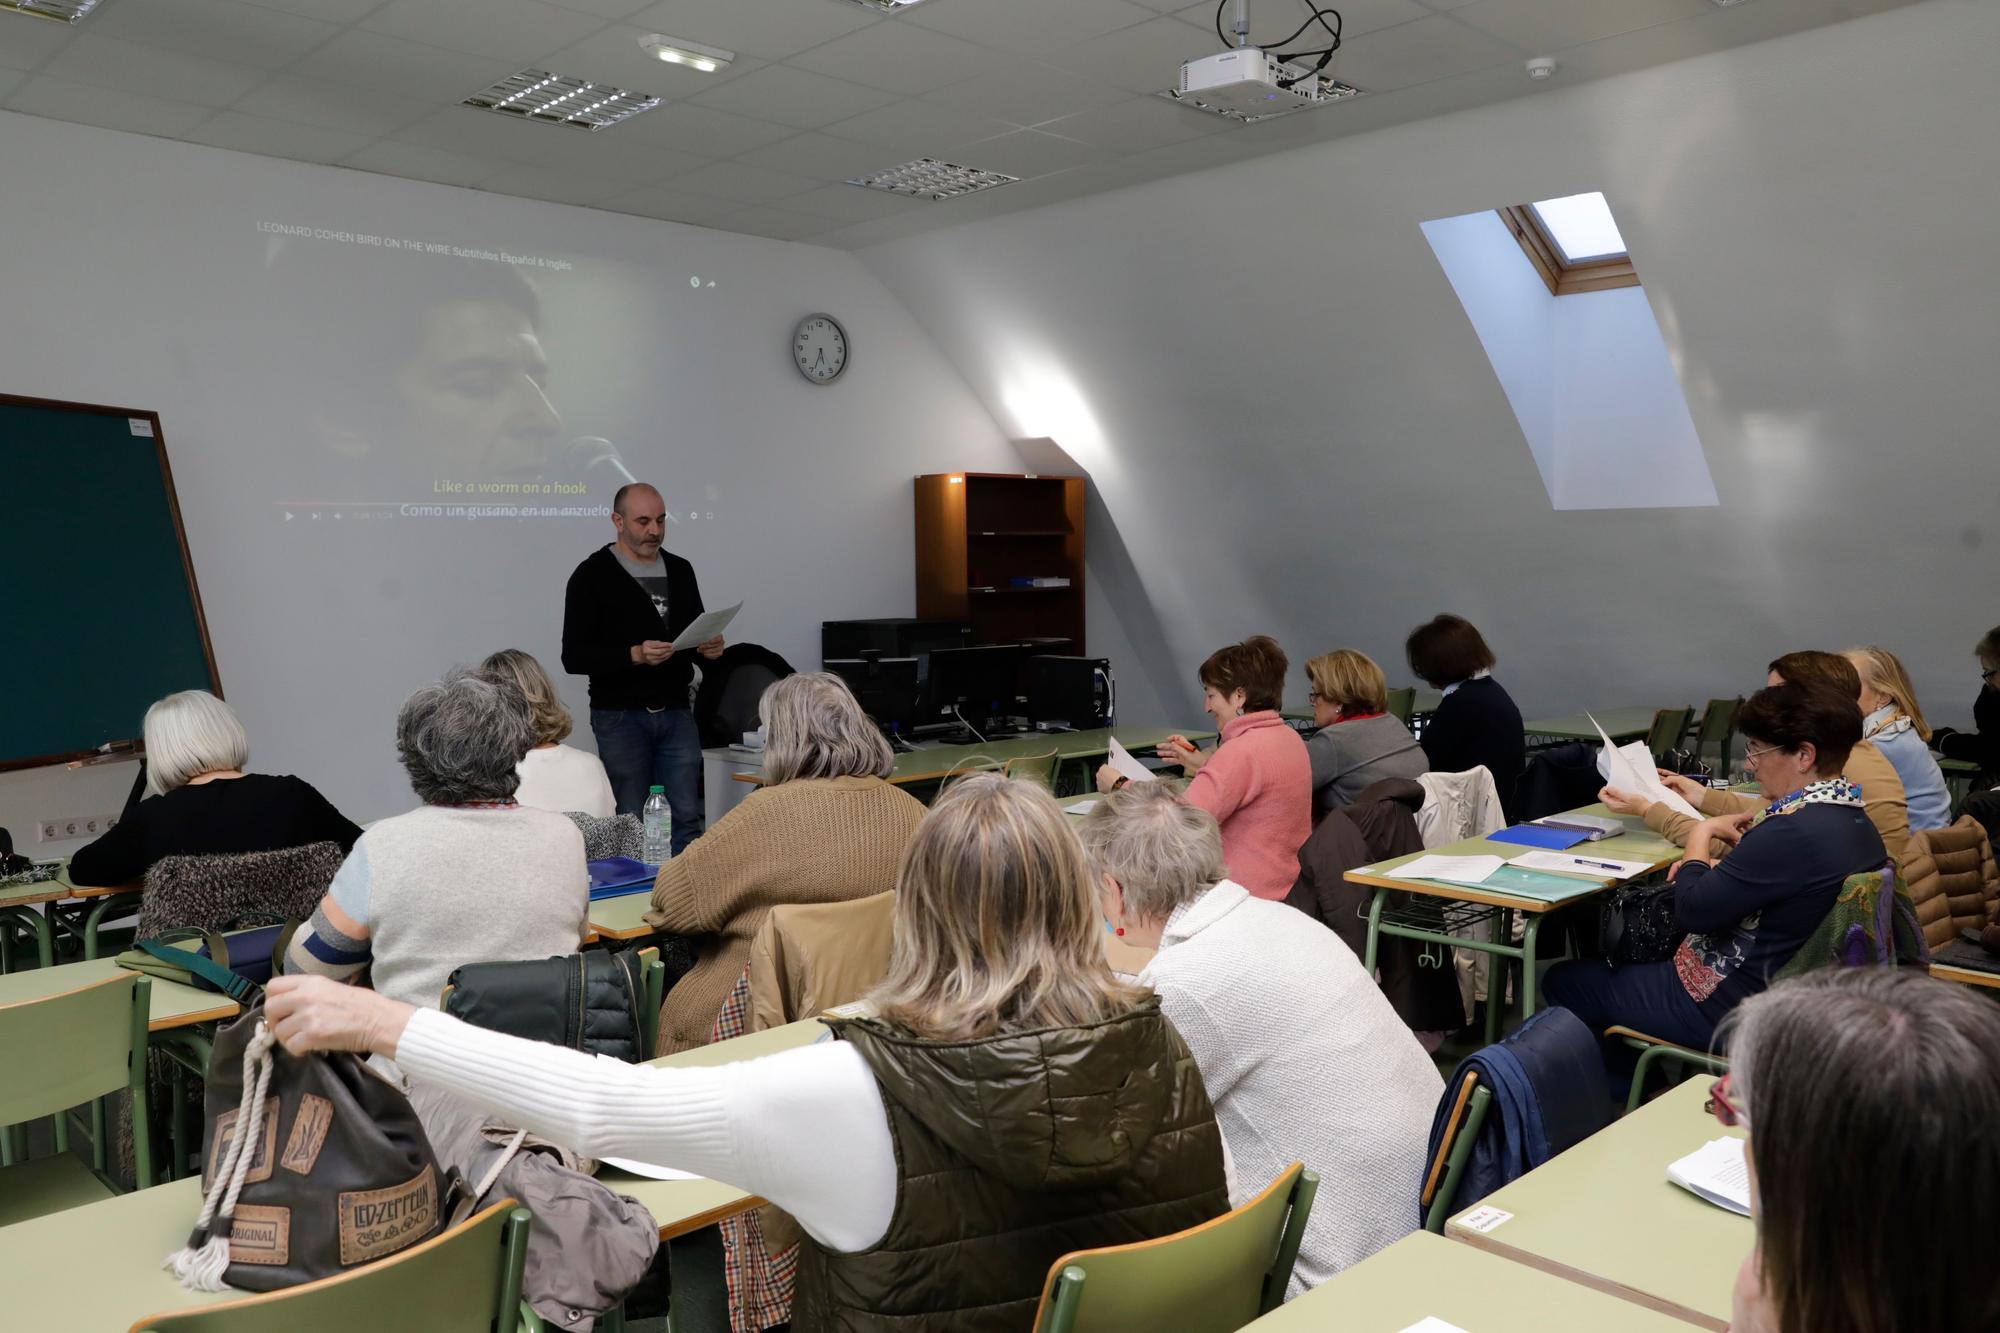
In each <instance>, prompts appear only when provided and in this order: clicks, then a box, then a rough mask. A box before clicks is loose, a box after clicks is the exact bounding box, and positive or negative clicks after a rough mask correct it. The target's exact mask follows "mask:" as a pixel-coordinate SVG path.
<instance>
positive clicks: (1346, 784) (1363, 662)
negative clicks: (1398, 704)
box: [1306, 648, 1430, 815]
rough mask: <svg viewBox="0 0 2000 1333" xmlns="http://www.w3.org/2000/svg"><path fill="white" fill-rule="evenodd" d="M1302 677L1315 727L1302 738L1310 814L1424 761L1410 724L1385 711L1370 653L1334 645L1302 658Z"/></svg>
mask: <svg viewBox="0 0 2000 1333" xmlns="http://www.w3.org/2000/svg"><path fill="white" fill-rule="evenodd" d="M1306 679H1307V680H1308V681H1310V682H1311V684H1312V689H1311V691H1310V692H1309V693H1308V694H1307V695H1306V698H1307V700H1308V701H1309V702H1310V703H1311V704H1312V709H1313V723H1314V725H1316V726H1318V727H1319V733H1318V734H1317V735H1315V736H1314V737H1313V738H1312V739H1311V740H1309V741H1307V742H1306V754H1307V755H1308V756H1309V757H1310V758H1311V759H1312V783H1313V813H1314V814H1316V815H1323V814H1325V813H1326V812H1327V811H1329V810H1338V809H1339V808H1340V807H1341V806H1343V805H1350V804H1352V803H1353V801H1354V798H1355V797H1357V796H1359V795H1360V794H1361V793H1362V792H1364V791H1366V790H1367V789H1368V788H1369V787H1371V786H1373V785H1374V784H1375V783H1377V782H1380V781H1382V779H1384V778H1409V779H1411V780H1412V781H1414V780H1415V779H1416V778H1417V777H1418V776H1419V775H1421V774H1422V773H1423V772H1424V771H1425V770H1426V769H1428V768H1429V767H1430V761H1429V760H1428V759H1426V758H1425V757H1424V751H1423V747H1422V746H1420V745H1418V744H1417V738H1416V737H1415V736H1412V735H1411V734H1410V729H1409V728H1408V727H1406V726H1404V725H1403V724H1402V723H1401V722H1400V721H1398V720H1397V719H1395V718H1393V717H1390V716H1389V712H1388V709H1389V682H1388V681H1387V680H1385V679H1384V678H1383V676H1382V668H1381V667H1379V666H1376V665H1375V659H1374V658H1372V657H1370V656H1368V654H1366V653H1362V652H1356V651H1355V650H1354V649H1352V648H1336V649H1334V650H1333V651H1332V652H1330V653H1322V654H1321V655H1320V656H1318V657H1315V658H1314V659H1313V660H1312V661H1310V662H1308V663H1306Z"/></svg>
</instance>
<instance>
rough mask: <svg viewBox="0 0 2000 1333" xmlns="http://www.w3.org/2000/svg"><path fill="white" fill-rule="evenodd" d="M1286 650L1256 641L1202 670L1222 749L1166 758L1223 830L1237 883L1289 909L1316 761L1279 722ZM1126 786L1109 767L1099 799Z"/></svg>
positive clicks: (1180, 746)
mask: <svg viewBox="0 0 2000 1333" xmlns="http://www.w3.org/2000/svg"><path fill="white" fill-rule="evenodd" d="M1287 666H1288V663H1287V662H1286V660H1285V650H1284V649H1282V648H1280V647H1279V646H1278V644H1277V641H1276V640H1275V639H1272V638H1269V637H1267V636H1265V635H1262V634H1259V635H1256V636H1254V637H1252V638H1248V639H1245V640H1244V641H1243V642H1241V643H1232V644H1230V645H1229V646H1228V647H1227V648H1222V649H1218V650H1217V651H1216V652H1214V653H1211V654H1210V655H1209V658H1208V660H1207V661H1205V662H1203V663H1202V664H1201V671H1200V673H1199V674H1200V677H1201V691H1202V711H1204V712H1206V713H1207V714H1208V715H1209V716H1210V717H1212V718H1214V719H1215V723H1216V725H1217V726H1218V727H1220V728H1221V729H1222V739H1221V741H1220V742H1219V743H1218V744H1217V745H1216V747H1215V749H1213V750H1202V749H1199V748H1197V747H1196V745H1195V744H1194V742H1193V741H1190V740H1189V739H1188V738H1187V737H1185V736H1179V735H1176V736H1171V737H1169V738H1168V739H1167V743H1166V744H1164V745H1162V746H1160V748H1159V755H1160V758H1162V759H1165V760H1167V761H1169V762H1170V763H1177V764H1179V765H1180V766H1181V768H1182V770H1183V771H1185V772H1187V773H1189V774H1191V775H1192V777H1193V780H1192V781H1190V782H1189V783H1188V785H1187V790H1186V791H1185V792H1184V793H1183V796H1184V797H1185V799H1186V800H1187V801H1188V802H1189V803H1191V804H1193V805H1198V806H1200V807H1201V808H1202V809H1204V810H1206V811H1208V813H1210V814H1211V815H1214V816H1215V820H1216V822H1217V823H1218V824H1220V825H1222V854H1223V856H1224V857H1225V858H1226V859H1227V860H1228V862H1229V873H1230V874H1231V875H1233V876H1235V878H1236V882H1237V883H1238V884H1241V885H1242V886H1243V887H1244V888H1246V889H1248V890H1250V892H1251V893H1253V894H1255V895H1257V896H1258V897H1259V898H1270V899H1273V900H1280V899H1283V898H1284V896H1285V895H1286V894H1288V893H1290V892H1291V891H1292V885H1294V884H1296V883H1298V879H1299V848H1300V847H1302V846H1304V845H1305V841H1306V839H1307V838H1309V837H1311V836H1312V759H1311V757H1310V756H1308V755H1307V754H1306V743H1305V741H1303V740H1301V739H1300V737H1299V733H1298V732H1296V731H1293V730H1292V729H1291V727H1290V726H1288V725H1287V724H1286V722H1285V719H1284V718H1282V717H1280V716H1279V715H1278V709H1279V708H1280V706H1281V705H1282V701H1283V697H1284V692H1285V670H1286V667H1287ZM1126 781H1127V779H1126V778H1125V777H1123V776H1122V775H1121V774H1120V773H1119V772H1118V770H1117V769H1115V768H1113V767H1112V766H1111V765H1109V764H1106V765H1104V766H1103V767H1102V768H1099V769H1098V770H1097V789H1098V790H1099V791H1114V790H1116V789H1117V788H1119V787H1122V786H1124V785H1125V783H1126Z"/></svg>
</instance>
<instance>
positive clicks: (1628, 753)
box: [1584, 713, 1701, 819]
mask: <svg viewBox="0 0 2000 1333" xmlns="http://www.w3.org/2000/svg"><path fill="white" fill-rule="evenodd" d="M1584 716H1585V717H1590V714H1588V713H1585V714H1584ZM1590 725H1591V726H1593V727H1596V728H1597V739H1599V740H1601V741H1603V742H1604V757H1605V760H1606V762H1607V763H1608V764H1609V766H1610V768H1609V771H1608V772H1607V773H1606V774H1605V781H1606V782H1608V783H1609V784H1610V785H1611V786H1613V787H1616V788H1617V789H1618V790H1619V791H1624V792H1631V793H1632V794H1633V795H1635V796H1643V797H1645V798H1646V799H1647V800H1649V801H1653V802H1655V803H1657V804H1664V805H1665V806H1666V807H1667V808H1668V809H1669V810H1674V811H1678V812H1679V813H1681V814H1684V815H1686V816H1687V817H1688V818H1689V819H1700V818H1701V812H1700V811H1699V810H1697V809H1695V808H1694V807H1693V806H1691V805H1689V804H1688V803H1687V802H1686V801H1684V800H1682V799H1681V795H1680V793H1679V792H1677V791H1675V790H1674V789H1673V788H1671V787H1669V786H1668V785H1667V784H1666V783H1664V782H1662V781H1660V774H1659V770H1658V769H1657V768H1655V767H1654V764H1653V756H1652V754H1651V752H1649V751H1648V750H1647V749H1646V743H1645V742H1644V741H1633V742H1632V743H1631V744H1630V745H1628V746H1626V747H1625V748H1624V749H1622V750H1621V749H1619V748H1618V747H1617V746H1615V745H1613V744H1612V743H1611V738H1610V737H1609V736H1607V735H1605V734H1604V728H1603V727H1602V726H1600V725H1599V724H1598V721H1597V719H1596V718H1594V717H1591V718H1590Z"/></svg>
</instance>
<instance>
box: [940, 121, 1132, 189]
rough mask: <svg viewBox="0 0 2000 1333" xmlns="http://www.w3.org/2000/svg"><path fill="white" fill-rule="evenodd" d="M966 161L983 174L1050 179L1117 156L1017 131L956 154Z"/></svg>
mask: <svg viewBox="0 0 2000 1333" xmlns="http://www.w3.org/2000/svg"><path fill="white" fill-rule="evenodd" d="M956 151H957V152H958V153H959V154H960V155H962V156H963V157H964V158H965V161H964V162H963V163H961V165H963V166H968V167H978V168H979V169H980V170H982V171H1002V172H1005V173H1006V174H1007V175H1009V176H1020V177H1022V178H1024V179H1025V178H1027V177H1029V176H1046V175H1048V174H1049V173H1050V172H1054V171H1067V170H1069V169H1070V168H1071V167H1080V166H1083V165H1085V164H1086V163H1090V162H1104V161H1107V160H1109V159H1111V158H1113V157H1116V156H1117V154H1116V153H1115V152H1114V151H1113V150H1111V149H1109V148H1100V147H1098V146H1097V145H1095V144H1087V143H1079V142H1077V141H1076V140H1075V139H1064V138H1061V137H1060V136H1058V135H1054V134H1044V133H1042V132H1041V131H1040V130H1016V131H1014V132H1013V133H1012V134H1003V135H1000V136H999V137H998V138H993V139H982V140H980V141H979V142H978V143H969V144H966V145H964V146H963V147H961V148H959V149H958V150H956Z"/></svg>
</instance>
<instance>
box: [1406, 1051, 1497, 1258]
mask: <svg viewBox="0 0 2000 1333" xmlns="http://www.w3.org/2000/svg"><path fill="white" fill-rule="evenodd" d="M1451 1096H1452V1107H1451V1114H1450V1116H1449V1117H1448V1118H1447V1119H1446V1121H1445V1127H1444V1133H1443V1134H1442V1135H1440V1136H1439V1138H1438V1144H1437V1150H1436V1151H1435V1152H1433V1153H1432V1154H1431V1164H1430V1169H1429V1170H1428V1171H1426V1172H1424V1187H1423V1190H1422V1191H1421V1192H1420V1193H1419V1194H1418V1195H1417V1205H1418V1207H1420V1208H1422V1209H1423V1210H1424V1229H1425V1230H1427V1231H1432V1232H1436V1233H1439V1234H1442V1233H1443V1231H1444V1220H1445V1218H1447V1217H1449V1216H1450V1215H1451V1213H1452V1205H1453V1203H1454V1202H1455V1201H1456V1200H1457V1198H1458V1182H1459V1180H1460V1179H1461V1178H1462V1177H1463V1176H1464V1175H1465V1161H1466V1159H1467V1158H1468V1157H1470V1156H1472V1145H1473V1144H1474V1143H1475V1142H1477V1141H1478V1139H1479V1132H1480V1131H1481V1130H1482V1129H1484V1128H1485V1127H1486V1113H1487V1109H1488V1108H1489V1107H1490V1106H1492V1104H1493V1090H1492V1089H1490V1088H1486V1087H1482V1086H1480V1082H1479V1071H1478V1070H1476V1069H1472V1070H1467V1071H1466V1075H1465V1077H1464V1078H1462V1079H1460V1080H1459V1082H1458V1090H1457V1092H1455V1093H1453V1094H1451Z"/></svg>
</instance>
